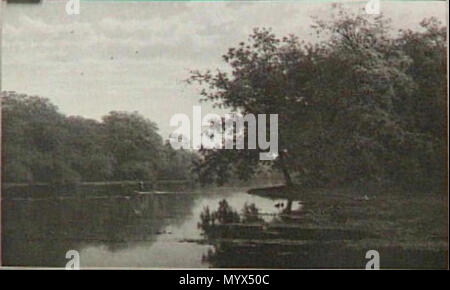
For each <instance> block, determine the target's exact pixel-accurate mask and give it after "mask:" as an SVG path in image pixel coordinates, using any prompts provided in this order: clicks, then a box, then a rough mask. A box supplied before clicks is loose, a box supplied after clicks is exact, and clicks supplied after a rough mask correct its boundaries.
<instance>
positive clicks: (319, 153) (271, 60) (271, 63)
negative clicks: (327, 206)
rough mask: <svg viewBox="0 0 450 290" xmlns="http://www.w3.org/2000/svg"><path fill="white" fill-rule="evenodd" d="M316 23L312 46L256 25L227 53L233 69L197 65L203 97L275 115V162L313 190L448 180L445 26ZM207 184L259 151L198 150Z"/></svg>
mask: <svg viewBox="0 0 450 290" xmlns="http://www.w3.org/2000/svg"><path fill="white" fill-rule="evenodd" d="M338 10H339V11H336V14H335V17H334V18H332V19H330V20H328V21H317V22H316V24H315V25H314V26H313V27H312V29H313V31H315V32H316V34H317V36H318V41H317V42H316V43H305V42H304V41H301V40H300V39H298V38H297V37H296V36H294V35H289V36H287V37H283V38H281V39H280V38H277V37H276V36H275V35H274V34H273V33H272V32H271V30H270V29H255V30H254V33H253V34H252V35H250V37H249V40H248V42H241V43H240V44H239V45H238V46H237V47H235V48H230V49H229V50H228V52H227V53H226V54H225V55H223V60H224V61H225V63H226V64H227V65H228V67H229V69H228V70H227V71H226V72H225V71H223V70H220V69H219V70H214V71H212V70H210V71H206V72H200V71H193V72H192V75H191V77H190V78H189V80H188V82H189V83H192V82H193V83H199V84H200V85H202V86H204V89H203V90H202V91H201V94H202V100H203V101H211V102H213V103H214V104H215V105H217V106H219V107H225V108H231V109H233V110H236V111H239V112H242V113H243V114H248V113H253V114H261V113H265V114H270V113H273V114H278V115H279V143H280V146H279V148H280V153H281V154H280V155H279V157H278V158H277V160H276V161H275V162H273V165H272V166H274V167H279V168H281V169H284V170H283V171H285V173H286V174H285V176H286V178H287V182H288V183H290V182H289V180H290V176H293V177H295V178H296V180H295V181H296V182H298V183H301V184H303V185H307V186H323V185H327V184H328V185H330V184H331V185H337V184H341V183H345V184H348V183H349V182H356V183H366V182H375V183H380V182H383V183H384V182H388V183H391V184H399V185H405V186H412V187H417V186H423V187H428V186H430V185H442V184H443V182H444V180H445V173H446V169H445V168H446V167H445V164H446V163H445V161H444V160H445V153H444V152H445V148H446V137H445V132H446V101H447V85H446V84H447V81H446V79H447V75H446V73H447V71H446V64H447V58H446V56H447V46H446V29H445V27H443V26H441V24H440V23H439V22H438V21H436V20H435V19H426V20H424V21H423V22H422V23H421V27H422V29H421V30H419V31H410V30H407V31H398V32H397V33H396V32H394V31H392V29H390V27H389V21H388V20H386V19H384V18H383V17H382V16H376V17H374V16H371V15H353V14H350V13H347V12H345V11H343V10H340V9H338ZM202 153H203V159H202V162H201V164H200V165H199V166H198V171H199V173H200V176H201V178H202V179H203V180H205V181H207V182H208V181H209V182H219V183H222V182H224V180H225V179H227V178H229V177H230V175H231V174H230V173H229V172H230V169H233V172H234V173H235V174H237V175H238V176H240V177H242V178H248V176H249V174H250V175H251V174H253V173H254V172H256V168H258V167H259V166H260V162H258V155H257V154H258V153H257V152H255V150H202Z"/></svg>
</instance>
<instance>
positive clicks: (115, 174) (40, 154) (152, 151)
mask: <svg viewBox="0 0 450 290" xmlns="http://www.w3.org/2000/svg"><path fill="white" fill-rule="evenodd" d="M1 101H2V166H1V170H2V181H3V182H27V183H36V182H41V183H52V184H65V183H74V182H80V181H110V180H115V181H118V180H153V179H192V178H193V177H194V175H193V174H191V164H192V162H193V160H195V158H196V154H195V153H193V152H190V151H176V150H173V149H172V148H168V147H167V146H165V145H163V142H162V138H161V136H160V135H159V134H158V132H157V130H158V128H157V127H156V125H155V124H154V123H153V122H151V121H150V120H148V119H145V118H144V117H142V116H141V115H139V114H138V113H136V112H134V113H127V112H110V113H109V114H108V115H106V116H104V117H103V120H102V122H99V121H96V120H91V119H86V118H83V117H79V116H69V117H66V116H64V115H63V114H61V113H59V112H58V109H57V108H56V106H54V105H53V104H52V103H51V102H50V101H49V100H48V99H45V98H41V97H35V96H27V95H24V94H17V93H15V92H5V93H3V95H2V99H1Z"/></svg>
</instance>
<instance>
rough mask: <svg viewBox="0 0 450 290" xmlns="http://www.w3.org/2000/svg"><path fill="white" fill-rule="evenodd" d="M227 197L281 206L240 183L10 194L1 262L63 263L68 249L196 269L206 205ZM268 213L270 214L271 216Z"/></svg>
mask: <svg viewBox="0 0 450 290" xmlns="http://www.w3.org/2000/svg"><path fill="white" fill-rule="evenodd" d="M222 199H226V200H227V201H228V203H229V204H230V206H232V207H233V208H236V209H241V208H242V207H243V206H244V204H245V203H254V204H257V205H258V208H260V209H261V210H262V211H264V212H266V213H276V212H279V209H277V208H276V207H275V206H274V204H276V203H277V202H279V201H277V200H270V199H267V198H262V197H258V196H254V195H249V194H247V193H245V191H244V190H239V189H228V190H227V189H220V190H208V191H203V192H200V191H198V192H195V193H179V194H152V195H139V196H137V195H133V194H123V193H120V194H117V195H110V194H109V195H102V194H97V195H96V194H90V195H89V196H87V197H73V196H60V197H51V196H50V197H48V196H47V197H41V198H36V197H15V198H14V197H10V198H7V199H4V200H3V204H2V207H3V209H4V210H3V217H2V223H3V233H2V237H3V240H2V241H3V264H4V265H9V266H51V267H64V266H65V264H66V262H67V259H66V258H65V254H66V252H67V251H68V250H77V251H79V253H80V258H81V259H80V260H81V263H80V264H81V267H177V268H180V267H181V268H184V267H189V268H191V267H194V268H203V267H210V266H214V265H212V264H211V263H210V262H208V261H207V259H206V258H207V256H208V253H211V250H212V249H213V247H212V246H211V245H208V244H205V243H199V242H198V241H199V240H201V239H202V238H203V236H202V231H201V230H200V229H199V228H198V226H197V224H198V222H199V216H200V213H201V212H202V210H203V209H204V207H205V206H209V207H210V208H211V209H215V208H217V205H218V202H219V201H220V200H222ZM268 216H269V217H270V215H268Z"/></svg>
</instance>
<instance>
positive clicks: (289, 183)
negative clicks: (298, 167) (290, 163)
mask: <svg viewBox="0 0 450 290" xmlns="http://www.w3.org/2000/svg"><path fill="white" fill-rule="evenodd" d="M279 154H280V167H281V171H282V172H283V175H284V179H285V181H286V186H288V187H291V186H292V185H293V183H292V179H291V175H290V174H289V171H288V169H287V167H286V163H285V156H284V152H282V151H280V153H279Z"/></svg>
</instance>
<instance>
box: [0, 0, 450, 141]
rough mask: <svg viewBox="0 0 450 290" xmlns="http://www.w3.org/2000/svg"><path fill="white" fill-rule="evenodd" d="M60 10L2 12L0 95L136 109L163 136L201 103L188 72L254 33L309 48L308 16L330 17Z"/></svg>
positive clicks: (207, 7)
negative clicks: (289, 38)
mask: <svg viewBox="0 0 450 290" xmlns="http://www.w3.org/2000/svg"><path fill="white" fill-rule="evenodd" d="M65 3H66V1H62V0H61V1H45V0H44V2H43V3H42V4H40V5H18V4H16V5H13V4H9V5H7V6H6V9H5V6H4V7H3V8H4V9H3V10H4V11H3V36H2V37H3V39H2V89H3V90H6V91H17V92H20V93H26V94H29V95H39V96H42V97H46V98H49V99H50V100H51V101H52V102H53V103H54V104H55V105H57V106H58V107H59V109H60V111H61V112H63V113H65V114H67V115H81V116H83V117H87V118H94V119H98V120H99V119H100V118H101V116H103V115H106V114H107V113H108V112H109V111H112V110H124V111H138V112H139V113H141V114H142V115H144V116H145V117H146V118H149V119H151V120H152V121H154V122H156V123H157V124H158V127H159V128H160V133H161V134H162V135H163V137H165V138H166V137H167V136H168V135H169V134H170V132H172V131H173V130H174V129H176V128H173V127H170V126H169V120H170V117H171V116H172V115H173V114H176V113H186V114H188V115H191V114H192V106H193V105H198V88H195V87H190V86H188V85H186V84H185V83H184V82H183V80H185V79H186V78H187V77H188V76H189V70H190V69H205V68H211V69H213V68H216V67H220V66H222V65H223V63H222V61H221V55H222V54H224V53H225V52H226V51H227V49H228V48H229V47H231V46H235V45H237V44H238V43H239V42H240V41H245V40H247V37H248V35H249V34H250V33H251V32H252V30H253V28H255V27H271V28H272V29H273V31H274V32H275V33H276V34H277V35H278V36H283V35H287V34H290V33H293V34H295V35H297V36H299V37H300V38H301V39H304V40H307V41H309V40H311V41H314V36H313V35H312V34H311V29H310V28H309V26H310V25H311V24H312V19H311V16H317V17H327V16H328V15H329V13H330V10H331V9H330V7H331V3H326V2H317V3H312V1H309V2H294V1H285V2H246V3H242V2H241V3H236V2H135V3H130V2H81V13H80V15H67V14H66V12H65V8H64V7H65ZM364 5H365V3H364V2H361V3H354V4H351V7H353V8H354V9H356V8H361V7H364ZM381 11H382V13H384V14H385V15H386V16H387V17H389V18H392V21H393V23H392V26H393V27H394V28H396V29H397V28H411V29H415V28H417V27H418V23H419V22H420V21H421V20H422V19H423V18H425V17H430V16H434V17H436V18H438V19H440V20H441V21H442V22H443V23H447V17H448V16H447V14H446V13H447V12H446V11H447V4H446V3H445V2H426V3H425V2H406V3H405V2H390V3H387V2H384V1H383V2H381ZM202 109H203V115H205V114H206V113H208V112H211V111H214V110H212V109H211V107H210V106H208V105H206V104H204V103H203V104H202ZM215 111H216V112H217V110H215Z"/></svg>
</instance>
